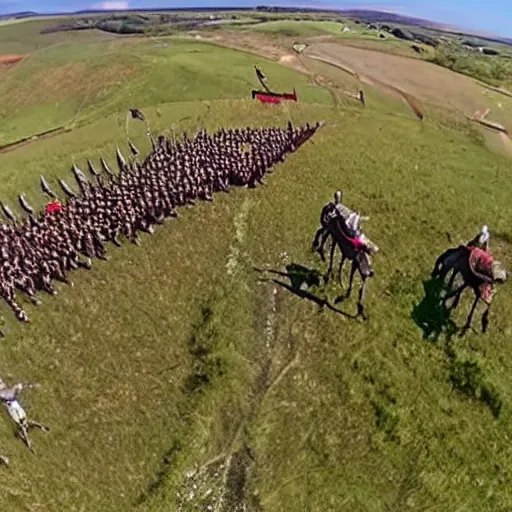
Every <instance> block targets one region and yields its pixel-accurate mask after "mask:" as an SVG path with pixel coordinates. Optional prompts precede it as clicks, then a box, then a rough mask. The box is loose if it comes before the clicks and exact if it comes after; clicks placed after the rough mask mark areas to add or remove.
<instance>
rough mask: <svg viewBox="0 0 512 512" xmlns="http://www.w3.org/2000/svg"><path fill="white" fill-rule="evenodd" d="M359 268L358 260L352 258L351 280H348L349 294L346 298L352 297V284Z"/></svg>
mask: <svg viewBox="0 0 512 512" xmlns="http://www.w3.org/2000/svg"><path fill="white" fill-rule="evenodd" d="M356 270H357V262H356V260H352V267H351V269H350V280H349V282H348V290H347V294H346V295H345V298H346V299H348V298H349V297H350V294H351V293H352V284H353V283H354V275H355V273H356Z"/></svg>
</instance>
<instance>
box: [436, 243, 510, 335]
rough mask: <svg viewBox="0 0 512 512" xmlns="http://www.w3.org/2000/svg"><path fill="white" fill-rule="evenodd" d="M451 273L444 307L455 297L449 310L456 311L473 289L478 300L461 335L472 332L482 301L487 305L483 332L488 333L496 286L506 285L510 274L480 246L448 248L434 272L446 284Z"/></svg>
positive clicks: (483, 316)
mask: <svg viewBox="0 0 512 512" xmlns="http://www.w3.org/2000/svg"><path fill="white" fill-rule="evenodd" d="M450 271H452V275H451V277H450V281H449V284H448V289H449V291H448V293H447V294H446V295H445V297H444V299H443V304H444V305H445V306H446V303H447V301H448V300H449V299H451V298H453V303H452V305H451V306H450V308H449V310H450V311H452V310H454V309H456V308H457V307H458V305H459V302H460V298H461V296H462V293H463V292H464V290H465V289H466V288H471V289H472V290H473V293H474V295H475V299H474V301H473V305H472V306H471V311H470V313H469V316H468V318H467V321H466V323H465V325H464V327H463V328H462V332H461V335H463V334H464V333H465V332H467V331H468V330H469V329H470V327H471V322H472V320H473V315H474V313H475V310H476V307H477V304H478V302H479V301H480V300H482V302H484V303H485V304H486V306H487V307H486V309H485V312H484V313H483V315H482V332H484V333H485V332H486V331H487V328H488V325H489V311H490V307H491V304H492V299H493V296H494V284H495V283H504V282H505V281H506V280H507V279H508V273H507V271H506V270H505V269H504V267H503V265H502V264H501V263H500V262H499V261H495V260H494V259H493V257H492V256H491V255H490V254H489V253H487V252H485V251H483V250H482V249H479V248H477V247H471V246H464V245H461V246H459V247H457V248H453V249H448V250H447V251H445V252H444V253H443V254H441V256H439V258H438V259H437V260H436V263H435V266H434V269H433V271H432V278H441V279H442V280H443V281H444V279H445V278H446V276H447V275H448V273H449V272H450ZM459 274H460V275H461V276H462V278H463V283H462V285H460V286H459V287H458V288H456V289H455V290H454V289H453V284H454V282H455V278H456V276H457V275H459Z"/></svg>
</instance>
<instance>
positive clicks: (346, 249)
mask: <svg viewBox="0 0 512 512" xmlns="http://www.w3.org/2000/svg"><path fill="white" fill-rule="evenodd" d="M327 232H328V234H329V235H331V236H332V237H333V243H332V246H331V255H330V260H329V269H328V270H327V273H326V275H325V277H324V279H325V281H326V282H328V281H329V278H330V277H331V275H332V268H333V260H334V253H335V251H336V247H339V249H340V252H341V261H340V266H339V269H338V281H339V283H340V285H341V284H342V283H341V275H342V270H343V264H344V263H345V260H349V261H351V262H352V267H351V270H350V280H349V285H348V289H347V293H346V294H345V297H343V298H342V299H341V300H345V299H348V298H349V297H350V294H351V293H352V284H353V282H354V275H355V273H356V271H357V272H359V275H360V276H361V287H360V289H359V298H358V301H357V313H358V315H360V316H362V317H363V318H364V319H366V315H365V313H364V305H363V299H364V292H365V289H366V280H367V279H368V278H369V277H372V276H373V270H372V268H371V264H370V259H369V256H368V254H367V253H365V252H364V251H362V250H361V249H358V248H357V247H356V246H355V245H354V243H353V241H352V239H351V238H350V237H349V236H348V235H347V234H346V232H345V226H344V223H343V220H342V219H341V218H340V217H335V218H333V219H331V220H330V222H329V224H328V225H327ZM338 302H339V300H338Z"/></svg>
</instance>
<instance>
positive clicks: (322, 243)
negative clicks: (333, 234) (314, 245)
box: [318, 229, 335, 261]
mask: <svg viewBox="0 0 512 512" xmlns="http://www.w3.org/2000/svg"><path fill="white" fill-rule="evenodd" d="M329 235H330V233H329V231H327V230H326V229H324V231H323V233H322V238H321V241H320V245H319V247H318V254H320V258H321V259H322V261H325V252H324V247H325V244H326V243H327V240H328V239H329ZM333 240H334V239H333ZM333 243H335V242H334V241H333Z"/></svg>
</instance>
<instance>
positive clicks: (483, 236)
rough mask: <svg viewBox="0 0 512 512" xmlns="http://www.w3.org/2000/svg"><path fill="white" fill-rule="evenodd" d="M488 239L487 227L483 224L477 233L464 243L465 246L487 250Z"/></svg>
mask: <svg viewBox="0 0 512 512" xmlns="http://www.w3.org/2000/svg"><path fill="white" fill-rule="evenodd" d="M489 239H490V234H489V228H488V227H487V226H486V225H484V226H482V228H481V229H480V232H479V233H478V235H476V236H475V238H473V239H472V240H470V241H469V242H468V243H467V244H466V247H476V248H478V249H481V250H482V251H485V252H489Z"/></svg>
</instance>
